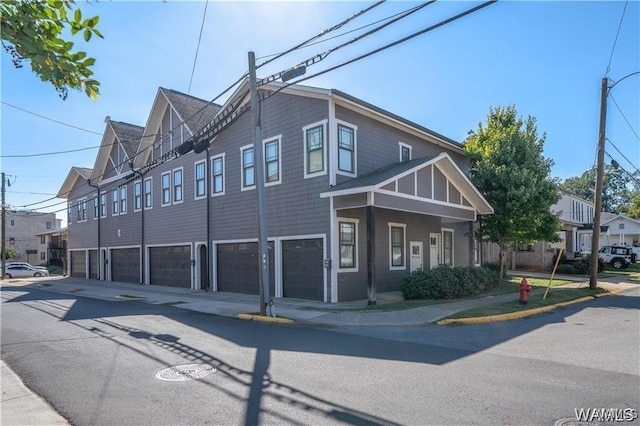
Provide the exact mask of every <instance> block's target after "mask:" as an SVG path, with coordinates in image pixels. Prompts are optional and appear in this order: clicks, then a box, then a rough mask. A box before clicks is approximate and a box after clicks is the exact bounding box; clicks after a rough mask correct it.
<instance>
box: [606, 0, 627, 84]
mask: <svg viewBox="0 0 640 426" xmlns="http://www.w3.org/2000/svg"><path fill="white" fill-rule="evenodd" d="M628 3H629V0H627V1H625V2H624V8H623V9H622V16H621V17H620V23H619V24H618V31H616V38H615V39H614V40H613V46H612V47H611V54H610V55H609V64H607V71H606V72H605V73H604V76H605V78H606V77H607V76H608V75H609V71H610V70H611V60H612V59H613V52H614V51H615V50H616V43H618V36H619V35H620V28H622V21H623V20H624V13H625V12H626V11H627V4H628Z"/></svg>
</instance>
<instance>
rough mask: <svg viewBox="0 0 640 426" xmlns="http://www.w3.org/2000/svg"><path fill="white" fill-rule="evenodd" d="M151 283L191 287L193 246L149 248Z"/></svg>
mask: <svg viewBox="0 0 640 426" xmlns="http://www.w3.org/2000/svg"><path fill="white" fill-rule="evenodd" d="M149 272H150V274H149V275H150V277H149V283H150V284H152V285H166V286H170V287H184V288H191V246H170V247H150V248H149Z"/></svg>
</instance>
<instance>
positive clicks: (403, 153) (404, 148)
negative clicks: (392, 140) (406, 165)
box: [399, 142, 411, 162]
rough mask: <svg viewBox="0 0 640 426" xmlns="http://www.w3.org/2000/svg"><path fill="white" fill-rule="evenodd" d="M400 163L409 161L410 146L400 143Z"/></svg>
mask: <svg viewBox="0 0 640 426" xmlns="http://www.w3.org/2000/svg"><path fill="white" fill-rule="evenodd" d="M399 144H400V161H402V162H404V161H409V160H411V145H407V144H406V143H402V142H400V143H399Z"/></svg>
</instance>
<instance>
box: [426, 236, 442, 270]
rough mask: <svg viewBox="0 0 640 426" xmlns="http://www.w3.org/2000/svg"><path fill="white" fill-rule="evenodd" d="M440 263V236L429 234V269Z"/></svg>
mask: <svg viewBox="0 0 640 426" xmlns="http://www.w3.org/2000/svg"><path fill="white" fill-rule="evenodd" d="M440 263H441V261H440V234H429V267H430V268H435V267H436V266H438V265H439V264H440Z"/></svg>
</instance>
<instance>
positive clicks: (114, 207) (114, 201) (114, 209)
mask: <svg viewBox="0 0 640 426" xmlns="http://www.w3.org/2000/svg"><path fill="white" fill-rule="evenodd" d="M111 214H112V215H114V216H115V215H117V214H118V190H117V189H114V190H113V192H111Z"/></svg>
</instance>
